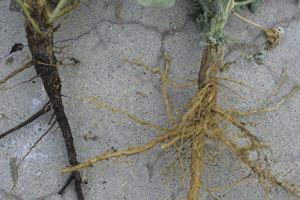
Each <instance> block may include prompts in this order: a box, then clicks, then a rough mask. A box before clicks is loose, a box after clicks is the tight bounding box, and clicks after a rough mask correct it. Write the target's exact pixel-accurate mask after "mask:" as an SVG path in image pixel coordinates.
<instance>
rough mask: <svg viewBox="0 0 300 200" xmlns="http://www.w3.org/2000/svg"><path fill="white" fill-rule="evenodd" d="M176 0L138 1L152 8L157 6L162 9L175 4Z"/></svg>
mask: <svg viewBox="0 0 300 200" xmlns="http://www.w3.org/2000/svg"><path fill="white" fill-rule="evenodd" d="M175 1H176V0H137V3H138V4H140V5H142V6H145V7H151V8H157V9H159V10H161V11H163V10H166V9H168V8H170V7H172V6H173V5H174V3H175Z"/></svg>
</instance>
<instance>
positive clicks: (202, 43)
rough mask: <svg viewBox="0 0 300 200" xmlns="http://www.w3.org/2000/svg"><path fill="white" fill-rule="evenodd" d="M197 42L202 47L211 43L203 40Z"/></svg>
mask: <svg viewBox="0 0 300 200" xmlns="http://www.w3.org/2000/svg"><path fill="white" fill-rule="evenodd" d="M199 44H200V46H202V47H206V46H209V45H212V44H209V43H207V42H204V41H200V42H199Z"/></svg>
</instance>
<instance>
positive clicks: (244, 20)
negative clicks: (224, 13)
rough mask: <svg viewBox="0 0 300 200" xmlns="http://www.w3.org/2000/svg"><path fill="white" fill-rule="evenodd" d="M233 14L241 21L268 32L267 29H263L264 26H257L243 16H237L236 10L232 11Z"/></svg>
mask: <svg viewBox="0 0 300 200" xmlns="http://www.w3.org/2000/svg"><path fill="white" fill-rule="evenodd" d="M231 12H232V13H233V14H234V15H235V16H237V17H238V18H240V19H242V20H244V21H246V22H248V23H249V24H252V25H254V26H256V27H258V28H262V29H264V30H265V31H267V29H266V28H265V27H262V26H260V25H258V24H255V23H253V22H251V21H249V20H248V19H245V18H244V17H242V16H240V15H239V14H237V13H236V12H234V10H231Z"/></svg>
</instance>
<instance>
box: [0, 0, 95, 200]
mask: <svg viewBox="0 0 300 200" xmlns="http://www.w3.org/2000/svg"><path fill="white" fill-rule="evenodd" d="M80 1H81V2H84V3H86V4H89V2H88V0H80ZM16 2H17V3H19V4H20V5H21V7H22V9H23V15H24V18H25V25H24V26H25V30H26V38H27V41H28V46H29V49H30V52H31V55H32V60H31V61H30V62H28V63H27V64H25V65H24V66H23V67H21V68H20V69H18V70H16V71H14V72H12V73H11V74H9V75H8V76H6V77H5V78H4V79H2V80H0V84H3V86H4V84H5V82H6V81H7V80H8V79H10V78H12V77H13V76H14V75H16V74H17V73H19V72H21V71H23V70H25V69H27V68H29V67H31V66H34V67H35V70H36V72H37V75H38V76H39V77H41V79H42V82H43V85H44V88H45V91H46V92H47V95H48V97H49V99H50V101H49V103H47V104H46V105H45V106H44V107H43V109H42V110H41V111H39V112H37V113H36V114H34V115H33V116H31V117H30V118H29V119H28V120H26V121H24V122H23V123H21V124H20V125H18V126H17V127H15V128H13V129H10V130H8V131H6V132H5V133H2V134H1V135H0V138H2V137H4V136H6V135H8V134H9V133H11V132H13V131H16V130H18V129H20V128H21V127H23V126H25V125H26V124H28V123H30V122H32V121H33V120H35V119H36V118H38V117H39V116H41V115H43V114H44V113H46V112H48V111H50V110H53V116H54V115H55V117H56V119H55V120H54V122H53V123H52V125H51V127H50V128H49V129H48V130H47V131H46V132H45V134H47V133H48V132H49V131H50V130H51V129H52V128H53V127H54V126H55V124H56V123H58V125H59V127H60V129H61V131H62V134H63V137H64V141H65V144H66V148H67V152H68V161H69V165H71V166H75V165H77V164H79V162H78V161H77V159H76V151H75V147H74V143H73V137H72V133H71V129H70V125H69V122H68V119H67V117H66V115H65V112H64V106H63V103H62V94H61V87H62V85H61V80H60V77H59V74H58V71H57V65H59V64H61V63H60V61H58V60H57V59H56V57H55V55H54V53H55V52H54V50H53V33H54V32H55V31H57V30H58V29H59V28H60V27H61V26H62V25H63V24H64V23H65V22H66V20H67V19H68V17H69V16H70V15H71V14H72V12H73V11H74V9H75V8H76V7H77V6H78V5H79V1H78V0H60V1H59V2H58V3H56V7H55V9H53V10H52V4H53V2H52V1H51V0H16ZM65 14H67V16H66V17H65V19H64V20H63V21H62V22H61V23H60V24H59V25H58V26H57V27H53V22H54V20H56V19H57V18H59V17H61V16H63V15H65ZM2 89H3V87H2ZM45 134H44V135H45ZM44 135H43V136H44ZM43 136H42V137H43ZM42 137H41V138H42ZM41 138H40V139H39V140H38V141H37V142H36V143H38V142H39V141H40V140H41ZM36 143H35V145H36ZM35 145H34V146H35ZM34 146H33V147H34ZM33 147H32V148H33ZM32 148H31V149H32ZM31 149H30V151H31ZM30 151H29V152H30ZM29 152H28V153H29ZM28 153H27V154H26V155H25V156H24V157H23V159H22V160H21V161H20V162H19V164H18V165H17V170H18V167H19V165H20V163H21V162H22V161H23V160H24V158H25V157H26V156H27V155H28ZM72 180H74V181H75V191H76V194H77V198H78V199H80V200H83V199H84V197H83V193H82V189H81V184H82V183H83V181H82V179H81V176H80V173H79V172H77V171H74V172H72V173H71V175H70V177H69V178H68V180H67V181H66V184H65V185H64V186H63V187H62V189H61V191H59V193H60V194H61V193H62V192H63V191H64V189H65V188H66V187H67V186H68V185H69V184H70V183H71V181H72ZM16 182H17V180H16V181H15V183H14V186H13V187H12V189H13V188H14V187H15V185H16ZM12 189H11V190H12Z"/></svg>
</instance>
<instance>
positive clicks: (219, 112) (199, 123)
mask: <svg viewBox="0 0 300 200" xmlns="http://www.w3.org/2000/svg"><path fill="white" fill-rule="evenodd" d="M215 48H217V47H215ZM205 51H207V52H209V53H208V54H206V55H208V57H205V56H203V58H202V64H201V69H202V71H201V70H200V73H199V80H197V81H198V84H199V89H198V93H197V95H196V96H195V97H194V98H193V99H192V100H191V101H190V102H188V103H186V104H184V105H183V106H181V107H180V108H178V109H176V110H175V111H178V110H179V109H183V108H187V107H189V110H188V111H187V112H186V113H185V114H184V115H183V116H182V117H179V116H178V115H177V114H176V116H178V117H179V119H180V121H179V122H178V120H175V119H174V117H173V116H172V115H171V111H170V109H169V103H168V98H167V94H166V84H167V82H170V83H171V84H172V85H173V86H174V87H178V88H181V86H178V85H176V84H175V83H174V81H173V80H171V79H168V78H167V72H168V63H169V61H170V59H169V58H168V57H167V55H166V54H165V59H166V70H165V72H164V73H163V72H161V71H160V70H159V71H155V70H152V69H151V68H149V67H147V66H145V65H143V64H141V63H138V62H130V61H127V60H125V59H123V60H124V61H125V62H128V63H131V64H133V65H138V66H142V67H145V68H146V69H148V70H150V71H151V72H153V73H157V74H159V75H160V76H161V79H162V81H163V96H164V99H165V103H166V107H167V114H168V118H169V119H170V121H171V122H172V124H173V127H172V128H160V127H158V126H156V125H153V124H151V123H149V122H144V121H141V120H139V119H137V118H136V117H135V116H133V115H130V114H128V113H125V112H124V111H121V110H118V109H114V108H111V107H108V106H106V105H104V104H102V103H100V102H99V101H98V99H97V98H96V97H89V98H83V97H80V98H81V99H84V100H86V101H88V102H89V103H91V104H93V105H95V106H98V107H100V108H107V109H109V110H111V111H113V112H119V113H122V114H124V115H126V116H128V117H129V118H131V119H133V120H135V121H137V122H138V123H141V124H143V125H146V126H148V127H149V128H155V129H157V130H158V131H160V132H162V131H164V132H163V133H160V134H159V135H158V136H157V137H156V138H155V139H153V140H151V141H150V142H148V143H147V144H145V145H143V146H139V147H131V148H130V149H128V150H121V151H118V152H113V153H108V152H105V153H102V154H101V155H99V156H98V157H96V158H92V159H89V160H88V161H86V162H84V163H80V164H78V165H77V166H70V167H69V168H66V169H63V170H62V171H61V172H60V174H61V175H62V174H64V173H67V172H72V171H76V170H77V171H78V170H80V169H82V168H83V169H86V168H87V167H89V166H91V165H92V164H94V163H97V162H99V164H101V163H102V161H103V160H106V159H109V158H117V159H118V161H120V159H119V158H120V157H121V156H124V155H125V156H129V155H134V154H139V153H141V152H144V151H146V150H149V149H151V148H152V147H154V146H155V145H157V144H159V143H162V146H161V147H162V148H163V149H168V148H171V147H172V146H174V148H175V150H174V151H175V152H177V153H178V155H179V157H178V159H176V161H174V162H173V164H172V165H171V166H170V167H168V171H167V172H169V170H170V168H172V167H173V168H175V163H176V162H178V163H179V166H180V168H181V171H182V173H183V175H182V180H183V179H185V180H186V178H185V175H184V171H183V168H185V167H186V165H184V164H183V163H182V157H183V156H186V154H187V152H189V151H190V165H189V167H190V175H191V181H190V184H189V193H188V196H187V198H188V199H189V200H196V199H198V195H199V189H200V188H203V189H204V190H206V191H207V192H208V193H209V195H211V196H212V197H213V195H212V194H211V192H214V191H218V190H220V189H226V188H228V187H231V186H233V185H234V184H236V183H234V184H231V185H228V186H225V187H222V188H218V189H213V188H209V187H207V186H205V185H204V183H203V181H202V180H201V178H202V169H203V166H204V165H205V164H208V163H209V162H210V161H211V160H212V157H214V156H216V155H217V153H213V152H211V151H209V150H208V149H207V148H206V147H205V144H206V143H207V141H209V140H212V141H214V142H215V145H216V148H217V149H220V151H224V148H223V147H221V146H223V145H225V146H227V147H228V149H229V150H230V151H231V152H233V153H234V154H235V155H236V157H237V158H239V159H240V161H241V162H242V163H244V164H245V165H246V166H248V167H249V168H250V170H251V172H250V174H252V173H253V174H257V175H258V176H259V177H262V178H263V179H264V180H265V179H270V180H272V182H273V183H275V184H276V185H278V186H281V187H283V188H285V189H286V190H287V191H288V192H289V193H291V194H294V195H296V196H297V197H300V192H299V191H298V190H297V189H295V188H294V187H293V186H292V185H290V184H288V183H286V182H284V181H282V180H280V179H278V178H277V177H276V176H275V175H273V174H271V173H270V170H269V169H267V168H266V167H263V166H266V165H263V164H264V163H265V162H267V157H266V153H265V150H267V151H269V152H272V148H271V147H270V146H268V145H265V144H263V143H262V141H261V140H259V139H258V138H257V137H256V136H255V135H253V134H252V133H251V132H250V131H249V130H248V129H247V128H246V127H245V125H244V124H243V123H241V122H240V121H239V120H238V117H239V116H241V115H249V114H253V113H264V112H268V111H272V110H276V109H277V108H278V106H279V105H280V104H281V103H283V102H284V101H285V100H286V99H287V98H289V97H291V96H292V95H293V94H294V93H295V91H297V90H298V89H299V88H300V86H298V87H296V88H295V89H294V90H293V91H292V92H291V93H290V94H289V95H287V96H286V97H285V98H283V99H282V100H281V101H280V102H279V103H278V104H277V105H276V107H275V108H271V109H266V106H265V105H266V104H262V103H260V104H261V105H262V107H261V108H262V109H258V110H254V111H249V112H244V113H239V112H237V111H236V110H232V109H230V108H229V109H225V108H220V107H218V106H217V105H216V97H217V91H218V90H220V89H219V87H218V83H217V80H218V79H223V80H228V81H231V82H236V83H237V84H240V85H242V86H246V87H248V88H249V89H250V91H251V92H252V93H253V94H254V92H253V91H252V88H251V87H250V86H248V85H246V84H244V83H241V82H238V81H236V80H234V79H224V78H217V77H216V72H215V69H213V70H212V69H211V66H212V65H214V67H215V68H216V69H218V67H219V63H218V61H217V59H218V58H217V56H216V55H217V53H218V49H214V47H206V48H205ZM211 56H212V57H211ZM214 56H215V57H214ZM203 66H204V67H203ZM205 66H207V67H205ZM202 67H203V68H202ZM210 70H211V71H210ZM281 83H282V82H280V84H281ZM193 84H195V83H194V82H193V83H191V84H188V85H185V86H184V87H186V86H190V85H193ZM277 92H278V91H277V90H276V91H275V92H274V95H275V94H276V93H277ZM236 94H237V93H236ZM274 95H273V96H274ZM224 96H225V95H224ZM254 96H255V98H256V99H257V100H258V98H257V97H256V95H255V94H254ZM273 96H272V97H273ZM272 97H271V98H272ZM271 98H270V99H271ZM258 101H259V100H258ZM269 101H270V100H268V101H267V102H269ZM222 121H223V122H226V123H227V125H226V126H225V127H223V128H221V127H220V126H219V125H218V123H219V122H222ZM229 124H232V125H233V126H235V127H237V128H238V129H239V130H240V133H239V137H240V138H242V139H244V140H246V141H247V145H242V144H239V142H238V140H234V139H233V136H234V134H233V133H232V134H231V135H232V137H231V136H230V131H229V130H227V128H228V126H229ZM225 133H226V134H225ZM220 147H221V148H220ZM251 152H256V153H257V155H258V156H257V158H256V160H255V161H253V160H251V159H250V156H249V155H250V153H251ZM220 153H222V152H220ZM218 159H219V157H218ZM267 166H268V165H267ZM250 174H249V176H250ZM245 178H247V177H245ZM265 191H266V193H267V192H268V190H267V189H265ZM213 198H215V197H213Z"/></svg>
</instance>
